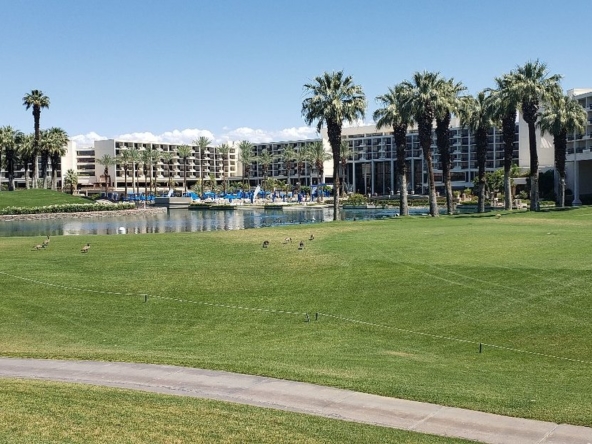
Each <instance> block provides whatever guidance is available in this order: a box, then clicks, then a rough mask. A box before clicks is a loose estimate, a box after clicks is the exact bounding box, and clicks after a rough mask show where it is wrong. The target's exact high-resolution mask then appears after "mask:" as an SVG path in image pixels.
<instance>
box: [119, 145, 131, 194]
mask: <svg viewBox="0 0 592 444" xmlns="http://www.w3.org/2000/svg"><path fill="white" fill-rule="evenodd" d="M117 163H119V165H121V168H122V169H123V184H124V188H125V191H124V193H125V197H126V198H127V175H128V173H129V170H130V167H131V166H132V164H133V163H134V159H133V154H132V152H131V150H129V149H122V150H120V151H119V156H118V157H117Z"/></svg>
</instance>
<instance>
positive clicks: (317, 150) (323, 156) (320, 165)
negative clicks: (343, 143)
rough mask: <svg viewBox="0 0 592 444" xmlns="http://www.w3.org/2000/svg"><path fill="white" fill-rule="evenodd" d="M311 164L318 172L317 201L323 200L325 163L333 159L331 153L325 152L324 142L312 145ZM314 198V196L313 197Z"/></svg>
mask: <svg viewBox="0 0 592 444" xmlns="http://www.w3.org/2000/svg"><path fill="white" fill-rule="evenodd" d="M310 153H311V162H312V165H314V168H315V169H316V170H317V201H319V202H320V201H321V200H322V194H323V193H322V192H321V182H322V181H323V175H324V172H325V162H326V161H328V160H331V159H332V158H333V157H332V156H331V153H329V152H327V151H325V146H324V145H323V142H322V141H320V140H319V141H316V142H313V143H312V144H311V145H310ZM311 197H312V196H311Z"/></svg>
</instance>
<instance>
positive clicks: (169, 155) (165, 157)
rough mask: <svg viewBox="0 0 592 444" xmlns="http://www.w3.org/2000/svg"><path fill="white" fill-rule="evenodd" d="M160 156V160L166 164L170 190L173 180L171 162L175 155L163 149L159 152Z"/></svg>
mask: <svg viewBox="0 0 592 444" xmlns="http://www.w3.org/2000/svg"><path fill="white" fill-rule="evenodd" d="M160 158H161V160H162V162H163V163H164V164H165V165H166V166H167V184H168V188H169V190H170V189H171V188H172V187H173V181H172V178H171V164H172V163H173V160H174V158H175V156H174V154H173V153H171V152H170V151H164V152H163V153H161V155H160Z"/></svg>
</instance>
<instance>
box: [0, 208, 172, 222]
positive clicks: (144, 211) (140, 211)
mask: <svg viewBox="0 0 592 444" xmlns="http://www.w3.org/2000/svg"><path fill="white" fill-rule="evenodd" d="M166 212H167V209H166V207H153V208H136V209H132V210H113V211H86V212H80V213H38V214H6V215H0V221H7V222H9V221H13V220H14V221H16V220H46V219H65V218H72V219H90V218H93V217H108V216H143V215H153V214H164V213H166Z"/></svg>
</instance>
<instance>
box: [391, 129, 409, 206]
mask: <svg viewBox="0 0 592 444" xmlns="http://www.w3.org/2000/svg"><path fill="white" fill-rule="evenodd" d="M393 136H394V139H395V145H396V146H397V182H398V184H399V214H400V215H401V216H409V203H408V201H407V164H406V163H405V147H406V144H407V141H406V138H407V125H406V124H405V125H398V126H396V127H395V128H394V131H393Z"/></svg>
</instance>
